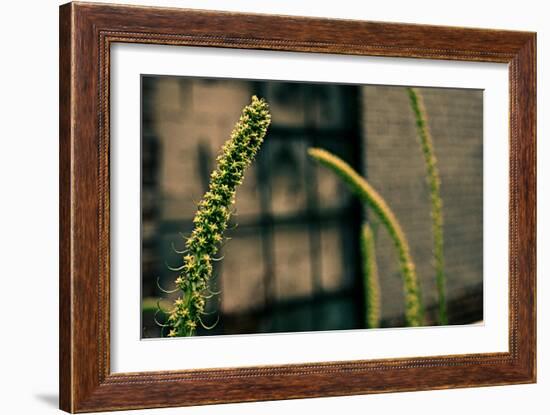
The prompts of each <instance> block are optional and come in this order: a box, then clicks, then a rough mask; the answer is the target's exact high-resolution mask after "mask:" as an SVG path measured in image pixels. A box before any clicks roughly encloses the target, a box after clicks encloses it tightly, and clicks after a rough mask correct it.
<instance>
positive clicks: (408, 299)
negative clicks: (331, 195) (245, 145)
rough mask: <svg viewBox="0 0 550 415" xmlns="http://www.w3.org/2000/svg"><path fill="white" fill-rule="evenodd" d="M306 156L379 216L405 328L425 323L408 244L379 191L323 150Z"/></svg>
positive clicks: (342, 162)
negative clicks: (396, 274)
mask: <svg viewBox="0 0 550 415" xmlns="http://www.w3.org/2000/svg"><path fill="white" fill-rule="evenodd" d="M308 153H309V155H310V156H311V157H312V158H313V159H314V160H316V161H317V162H319V163H320V164H322V165H324V166H325V167H328V168H329V169H331V170H332V171H333V172H335V173H336V174H337V175H338V176H339V177H340V178H341V179H342V180H343V181H344V182H345V183H346V184H347V185H348V186H349V188H350V189H351V190H352V192H353V193H355V194H356V195H357V196H358V197H359V198H360V199H361V200H362V201H363V202H364V203H365V204H368V205H369V206H370V207H371V209H372V211H373V212H374V213H375V214H376V215H377V216H378V218H379V219H380V221H381V222H382V224H383V225H384V227H385V228H386V229H387V231H388V233H389V235H390V237H391V238H392V240H393V243H394V245H395V247H396V249H397V253H398V256H399V263H400V267H401V275H402V277H403V286H404V291H405V318H406V320H407V325H408V326H420V325H422V324H423V323H424V310H423V307H422V303H421V296H420V287H419V285H418V280H417V276H416V270H415V266H414V263H413V260H412V258H411V254H410V248H409V244H408V242H407V239H406V238H405V234H404V233H403V230H402V228H401V225H400V224H399V222H398V220H397V218H396V216H395V214H394V213H393V212H392V210H391V209H390V207H389V206H388V204H387V203H386V201H385V200H384V199H383V198H382V196H380V194H378V192H377V191H376V190H375V189H374V188H373V187H372V186H371V185H370V184H369V183H368V182H367V181H366V180H365V179H364V178H363V177H361V175H359V173H357V172H356V171H355V170H354V169H353V168H352V167H351V166H350V165H349V164H347V163H346V162H345V161H343V160H342V159H340V158H338V157H336V156H335V155H333V154H331V153H329V152H328V151H326V150H323V149H319V148H310V149H309V150H308Z"/></svg>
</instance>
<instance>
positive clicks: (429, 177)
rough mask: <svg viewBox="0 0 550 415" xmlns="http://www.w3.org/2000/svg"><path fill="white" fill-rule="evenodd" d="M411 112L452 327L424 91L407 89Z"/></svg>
mask: <svg viewBox="0 0 550 415" xmlns="http://www.w3.org/2000/svg"><path fill="white" fill-rule="evenodd" d="M407 92H408V94H409V100H410V104H411V109H412V111H413V113H414V117H415V121H416V131H417V133H418V138H419V140H420V147H421V150H422V155H423V156H424V163H425V165H426V181H427V183H428V186H429V189H430V202H431V217H432V234H433V256H434V263H433V265H434V268H435V280H436V284H437V295H438V302H439V324H440V325H445V324H448V322H449V321H448V317H447V298H446V278H445V269H444V268H445V262H444V257H443V202H442V200H441V189H440V188H441V179H440V177H439V170H438V168H437V159H436V157H435V152H434V146H433V140H432V136H431V133H430V128H429V126H428V116H427V114H426V107H425V106H424V100H423V98H422V95H421V94H420V91H418V90H417V89H416V88H407Z"/></svg>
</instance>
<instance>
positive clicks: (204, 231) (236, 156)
mask: <svg viewBox="0 0 550 415" xmlns="http://www.w3.org/2000/svg"><path fill="white" fill-rule="evenodd" d="M270 122H271V116H270V114H269V110H268V105H267V103H266V102H265V101H264V100H263V99H258V98H257V97H255V96H253V97H252V103H251V104H250V105H248V106H246V107H244V109H243V111H242V115H241V117H240V119H239V121H238V122H237V124H236V125H235V127H234V129H233V132H232V133H231V137H230V138H229V140H227V141H226V142H225V144H224V145H223V147H222V150H221V153H220V155H219V156H218V158H217V163H218V165H217V168H216V169H215V170H214V171H213V172H212V174H211V176H210V184H209V188H208V191H207V192H206V193H205V194H204V196H203V198H202V200H201V201H200V202H199V204H198V211H197V213H196V215H195V218H194V219H193V222H194V224H195V226H194V229H193V231H192V233H191V235H190V236H189V238H188V239H187V241H186V242H185V250H184V252H183V254H184V257H183V265H182V266H181V267H180V268H179V269H178V271H181V273H180V274H179V275H178V277H177V279H176V281H175V283H176V285H177V288H178V290H180V291H181V294H182V295H181V296H180V297H179V298H177V299H176V300H175V301H174V304H173V308H172V310H171V311H170V312H169V313H168V319H167V323H166V326H167V327H168V328H169V330H170V331H169V334H168V336H170V337H176V336H192V335H193V334H194V333H195V330H196V328H197V325H198V324H201V325H203V327H204V324H203V323H202V319H201V316H203V315H204V314H205V305H206V300H207V299H208V298H209V297H211V296H212V295H213V293H211V292H210V290H209V280H210V278H211V276H212V261H213V258H214V255H215V254H216V252H217V251H218V249H219V245H220V243H221V242H222V240H223V233H224V231H225V230H226V228H227V224H228V221H229V218H230V216H231V211H230V207H231V205H233V203H235V191H236V189H237V187H238V186H239V185H240V184H241V183H242V181H243V177H244V173H245V170H246V168H247V167H248V166H249V165H250V164H251V163H252V161H253V160H254V157H255V156H256V153H257V152H258V150H259V149H260V146H261V144H262V142H263V140H264V137H265V134H266V132H267V128H268V126H269V124H270Z"/></svg>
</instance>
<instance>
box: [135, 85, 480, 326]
mask: <svg viewBox="0 0 550 415" xmlns="http://www.w3.org/2000/svg"><path fill="white" fill-rule="evenodd" d="M421 92H422V94H423V95H424V98H425V101H426V107H427V111H428V114H429V116H430V126H431V128H432V133H433V138H434V146H435V151H436V154H437V157H438V159H439V168H440V173H441V179H442V198H443V202H444V215H445V218H444V219H445V229H444V231H445V259H446V271H447V281H448V300H449V309H450V310H449V311H450V322H451V323H452V324H462V323H468V322H474V321H479V320H482V319H483V314H482V306H483V304H482V294H483V289H482V264H483V263H482V261H483V258H482V234H483V232H482V191H483V188H482V185H483V181H482V179H483V177H482V176H483V175H482V172H483V169H482V142H483V140H482V132H483V125H482V119H483V106H482V102H483V97H482V92H481V91H472V90H450V89H426V88H424V89H422V90H421ZM252 94H257V95H259V96H262V97H264V98H266V99H267V101H268V102H269V104H270V108H271V112H272V126H271V127H270V130H269V132H268V136H267V138H266V141H265V143H264V146H263V148H262V150H261V151H260V153H259V155H258V158H257V160H256V162H255V164H254V165H253V166H252V167H251V168H250V169H249V170H248V171H247V174H246V177H245V181H244V184H243V185H242V186H241V187H239V189H238V192H237V203H236V216H234V219H233V223H234V229H232V230H230V231H229V232H228V236H229V237H230V238H231V239H230V240H229V241H227V242H226V243H225V244H224V246H223V248H222V250H221V252H220V257H223V261H219V262H217V263H216V267H215V276H216V277H215V279H214V280H213V281H212V287H211V288H212V290H213V291H221V294H220V295H219V296H217V297H215V298H213V299H212V300H211V304H210V305H209V308H211V309H212V310H215V311H218V312H219V315H220V321H219V323H218V324H217V326H216V327H215V329H213V330H210V331H200V332H199V334H222V333H226V334H236V333H255V332H281V331H307V330H330V329H350V328H363V327H365V317H364V300H363V298H364V287H363V281H362V278H361V260H360V256H359V246H358V245H359V242H358V241H359V240H358V236H359V235H358V230H359V226H360V224H361V222H362V221H363V220H372V222H373V225H374V227H375V230H376V242H377V261H378V266H379V271H380V279H381V286H382V325H383V326H385V327H395V326H402V325H404V318H403V300H402V299H403V295H402V283H401V277H400V274H399V272H398V265H397V258H396V254H395V250H394V249H393V246H392V245H391V241H390V240H389V238H388V237H387V234H386V233H385V230H384V229H383V228H381V227H377V226H376V221H375V220H374V219H373V218H371V217H369V216H370V215H368V213H365V212H364V210H363V209H362V208H361V206H360V204H359V203H358V202H357V200H356V199H355V198H353V197H351V195H350V194H349V193H348V191H347V189H346V188H345V187H344V186H343V185H342V184H341V183H340V181H339V180H338V179H337V178H336V177H335V176H334V175H333V174H332V173H331V172H329V171H327V170H326V169H324V168H321V167H318V166H317V165H315V164H314V163H312V162H310V161H309V160H308V159H307V156H306V149H307V148H308V147H309V146H319V147H323V148H327V149H329V150H330V151H332V152H334V153H336V154H338V155H339V156H341V157H342V158H344V159H345V160H346V161H348V162H349V163H350V164H352V165H353V166H354V167H355V168H356V169H358V170H359V171H361V173H362V174H363V175H364V176H366V177H367V178H368V179H369V181H370V182H371V183H372V184H373V185H374V186H375V187H376V188H377V189H378V190H379V191H380V193H381V194H382V195H383V196H384V197H385V198H386V200H387V201H388V202H389V204H390V206H391V207H392V209H393V210H394V211H395V213H396V214H397V217H398V218H399V220H400V221H401V223H402V225H403V228H404V230H405V232H406V234H407V236H408V239H409V242H410V244H411V248H412V255H413V258H414V260H415V262H416V266H417V269H418V274H419V278H420V282H421V285H422V290H423V301H424V304H425V307H426V310H427V312H428V323H429V324H434V323H435V316H436V313H435V309H436V300H437V298H436V296H437V294H436V290H435V279H434V272H433V268H432V265H431V261H432V255H431V246H432V239H431V221H430V204H429V194H428V188H427V185H426V181H425V175H424V162H423V158H422V154H421V152H420V148H419V145H418V141H417V138H416V132H415V126H414V119H413V115H412V112H411V110H410V108H409V105H408V97H407V94H406V91H405V89H404V88H402V87H378V86H353V85H332V84H301V83H287V82H259V81H258V82H256V81H240V80H239V81H237V80H212V79H189V78H181V77H177V78H176V77H155V76H144V77H143V78H142V295H143V298H144V301H143V305H144V312H143V333H142V334H143V336H144V337H156V336H158V335H159V334H160V333H159V330H158V327H156V326H155V324H154V322H153V318H152V315H153V312H154V309H155V308H156V298H158V297H160V296H163V295H164V294H162V293H161V291H160V290H159V289H158V288H157V284H156V279H157V277H158V278H159V279H160V282H161V285H162V286H163V287H164V288H168V289H169V288H172V281H173V280H174V279H175V276H176V274H175V273H174V272H170V271H169V270H168V268H167V267H166V264H169V265H171V266H179V265H180V264H181V255H177V254H176V253H175V252H174V250H173V248H176V249H179V250H181V249H183V245H184V239H183V238H182V235H180V233H182V234H183V235H185V234H188V233H189V232H190V231H191V229H192V222H191V221H192V218H193V216H194V214H195V211H196V204H197V202H198V201H199V200H200V198H201V196H202V194H203V193H204V191H205V189H206V188H207V185H208V178H209V175H210V172H211V170H212V169H213V168H214V167H215V162H214V160H215V156H216V154H217V152H218V151H219V149H220V147H221V145H222V144H223V142H224V141H225V140H226V139H227V138H228V136H229V133H230V131H231V129H232V127H233V125H234V123H235V122H236V120H237V119H238V117H239V115H240V112H241V109H242V107H243V106H244V105H246V104H247V103H248V102H249V101H250V96H251V95H252ZM169 304H170V303H169V302H166V303H165V304H164V305H165V308H167V307H169ZM215 318H216V317H215V315H214V316H213V317H212V319H213V320H215Z"/></svg>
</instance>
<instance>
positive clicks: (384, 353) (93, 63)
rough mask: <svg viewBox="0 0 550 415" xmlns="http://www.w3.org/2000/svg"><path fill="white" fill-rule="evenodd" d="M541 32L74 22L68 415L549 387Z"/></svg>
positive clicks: (68, 16) (65, 224) (175, 19)
mask: <svg viewBox="0 0 550 415" xmlns="http://www.w3.org/2000/svg"><path fill="white" fill-rule="evenodd" d="M535 62H536V35H535V33H529V32H513V31H503V30H491V29H472V28H457V27H440V26H426V25H411V24H401V23H400V24H396V23H382V22H367V21H353V20H330V19H317V18H302V17H289V16H271V15H260V14H257V15H252V14H238V13H225V12H212V11H198V10H185V9H170V8H156V7H134V6H120V5H107V4H86V3H69V4H66V5H63V6H61V8H60V407H61V409H63V410H65V411H67V412H71V413H74V412H92V411H106V410H121V409H137V408H155V407H173V406H185V405H200V404H208V403H224V402H244V401H260V400H273V399H291V398H306V397H320V396H340V395H354V394H367V393H379V392H399V391H413V390H426V389H442V388H459V387H473V386H489V385H504V384H517V383H531V382H535V381H536V332H535V331H536V324H535V310H536V307H535V298H536V295H535V282H536V281H535V260H536V234H535V224H536V211H535V206H536V203H535V201H536V194H535V192H536V171H535V168H536V162H535V150H536V108H535V102H536V73H535V68H536V65H535Z"/></svg>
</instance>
